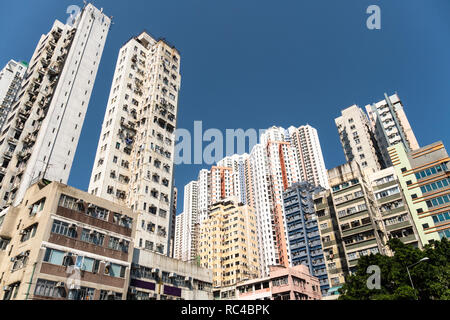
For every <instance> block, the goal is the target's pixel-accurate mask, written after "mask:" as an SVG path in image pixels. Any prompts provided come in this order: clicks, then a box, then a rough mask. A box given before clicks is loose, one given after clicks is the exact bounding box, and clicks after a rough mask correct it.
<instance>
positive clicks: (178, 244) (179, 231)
mask: <svg viewBox="0 0 450 320" xmlns="http://www.w3.org/2000/svg"><path fill="white" fill-rule="evenodd" d="M183 226H184V214H183V213H180V214H179V215H177V216H176V218H175V242H174V249H173V258H174V259H177V260H182V259H183V256H182V252H183V248H182V246H183Z"/></svg>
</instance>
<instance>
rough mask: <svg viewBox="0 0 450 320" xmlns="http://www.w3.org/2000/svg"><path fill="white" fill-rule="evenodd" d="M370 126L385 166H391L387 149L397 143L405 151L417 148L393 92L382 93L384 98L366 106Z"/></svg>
mask: <svg viewBox="0 0 450 320" xmlns="http://www.w3.org/2000/svg"><path fill="white" fill-rule="evenodd" d="M366 112H367V114H368V115H369V120H370V126H371V130H372V132H374V134H375V138H376V140H377V142H378V146H379V148H380V151H381V155H382V157H383V161H384V162H385V163H386V166H391V165H392V163H391V158H390V156H389V153H388V151H387V149H388V148H389V147H390V146H393V145H396V144H397V143H403V145H404V146H405V148H406V150H407V151H413V150H417V149H419V144H418V142H417V139H416V136H415V135H414V132H413V130H412V128H411V125H410V124H409V121H408V118H407V117H406V114H405V111H404V109H403V104H402V102H401V100H400V97H399V96H398V95H397V94H396V93H395V94H393V95H391V96H388V95H387V94H386V93H385V94H384V100H381V101H379V102H377V103H374V104H371V105H370V104H369V105H367V106H366Z"/></svg>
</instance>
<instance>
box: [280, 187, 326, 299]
mask: <svg viewBox="0 0 450 320" xmlns="http://www.w3.org/2000/svg"><path fill="white" fill-rule="evenodd" d="M322 190H323V188H321V187H316V186H314V185H312V184H310V183H309V182H307V181H302V182H299V183H295V184H293V185H292V186H290V187H289V188H287V189H286V190H285V191H284V195H283V198H284V214H285V219H286V224H287V233H288V241H289V249H290V250H289V251H290V255H291V264H292V265H293V266H296V265H299V264H303V265H305V266H307V267H308V269H309V273H310V274H311V275H312V276H315V277H317V278H318V279H319V282H320V290H321V292H322V295H326V294H327V292H328V289H329V288H330V286H329V282H328V274H327V268H326V265H325V258H324V252H323V248H322V242H321V241H320V232H319V226H318V219H317V215H316V213H315V211H314V202H313V200H312V197H313V195H314V194H316V193H319V192H320V191H322Z"/></svg>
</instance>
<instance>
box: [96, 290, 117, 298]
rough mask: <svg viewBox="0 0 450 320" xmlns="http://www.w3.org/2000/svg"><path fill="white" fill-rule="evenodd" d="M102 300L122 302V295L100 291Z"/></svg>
mask: <svg viewBox="0 0 450 320" xmlns="http://www.w3.org/2000/svg"><path fill="white" fill-rule="evenodd" d="M100 300H122V294H121V293H118V292H114V291H107V290H100Z"/></svg>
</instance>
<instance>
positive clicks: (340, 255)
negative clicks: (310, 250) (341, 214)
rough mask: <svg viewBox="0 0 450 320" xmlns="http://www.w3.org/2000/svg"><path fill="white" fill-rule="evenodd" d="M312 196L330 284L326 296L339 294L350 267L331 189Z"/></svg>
mask: <svg viewBox="0 0 450 320" xmlns="http://www.w3.org/2000/svg"><path fill="white" fill-rule="evenodd" d="M312 198H313V201H314V211H315V212H316V215H317V219H318V226H319V232H320V236H321V242H322V250H323V254H324V258H325V263H326V268H327V273H328V283H329V286H330V289H329V290H328V292H327V294H326V296H331V295H337V294H338V289H339V288H340V287H341V286H342V285H343V284H344V282H345V275H346V274H348V267H347V259H346V258H345V251H344V247H343V241H342V238H341V232H340V230H339V224H338V220H337V216H336V211H335V210H334V204H333V197H332V194H331V190H323V191H320V192H318V193H314V194H313V195H312Z"/></svg>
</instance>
